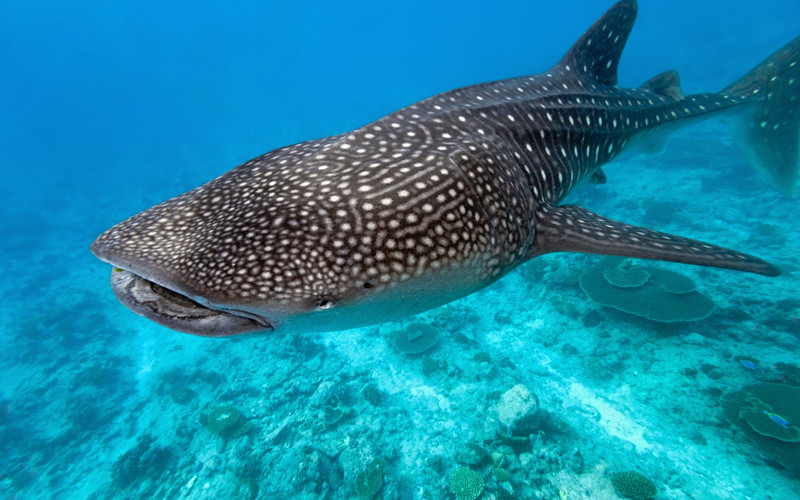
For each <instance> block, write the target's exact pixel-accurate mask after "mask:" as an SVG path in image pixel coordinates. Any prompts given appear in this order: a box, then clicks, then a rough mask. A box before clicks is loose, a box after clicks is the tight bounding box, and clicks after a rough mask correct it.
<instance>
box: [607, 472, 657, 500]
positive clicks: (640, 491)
mask: <svg viewBox="0 0 800 500" xmlns="http://www.w3.org/2000/svg"><path fill="white" fill-rule="evenodd" d="M611 484H613V485H614V490H616V492H617V494H619V495H620V496H622V497H625V498H631V499H633V500H649V499H650V498H655V496H656V493H658V490H656V485H655V484H653V481H651V480H649V479H647V478H646V477H645V476H643V475H642V474H639V473H638V472H636V471H626V472H617V473H616V474H612V475H611Z"/></svg>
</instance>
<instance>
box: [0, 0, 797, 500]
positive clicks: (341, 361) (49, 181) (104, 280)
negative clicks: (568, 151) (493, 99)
mask: <svg viewBox="0 0 800 500" xmlns="http://www.w3.org/2000/svg"><path fill="white" fill-rule="evenodd" d="M608 6H610V2H596V1H588V0H583V1H580V2H502V1H501V2H491V3H479V2H438V3H437V2H416V1H412V2H393V3H389V4H384V3H381V2H361V1H359V2H342V3H335V2H311V3H308V2H301V3H297V4H296V5H295V4H291V5H289V4H288V3H286V2H281V3H280V4H279V3H278V2H255V1H253V2H241V3H239V4H238V5H230V4H223V3H219V4H210V3H207V2H149V1H146V2H139V3H122V2H117V3H107V2H106V3H102V2H100V3H98V2H87V1H83V0H79V1H75V2H2V3H0V47H2V51H0V63H2V66H1V67H2V75H3V76H2V78H0V110H2V111H0V155H1V156H0V158H2V165H3V170H2V172H3V177H4V179H3V180H4V182H3V183H2V184H0V209H1V210H2V217H0V234H2V238H1V239H0V276H2V277H3V279H2V281H0V301H1V302H0V303H2V309H1V310H2V312H1V313H0V318H2V323H1V324H2V333H0V335H2V337H0V338H2V342H3V345H4V349H3V350H2V355H0V380H2V381H3V384H2V386H0V457H2V460H0V497H2V498H354V497H355V495H356V489H355V484H356V482H357V480H358V479H359V477H360V476H359V474H361V473H365V472H368V471H370V470H373V471H374V470H375V469H374V467H373V468H371V467H370V464H371V463H373V461H374V460H375V459H376V458H382V459H384V460H385V461H386V465H385V468H384V470H383V475H382V476H383V486H382V488H381V489H380V490H379V492H378V493H377V495H376V498H387V499H401V498H402V499H405V498H453V497H454V496H453V493H452V492H451V484H450V481H451V479H450V478H451V475H452V474H454V472H455V471H456V469H457V468H458V467H459V466H468V467H471V468H472V470H473V471H474V472H475V473H476V474H478V476H480V478H481V479H482V481H483V482H484V484H485V487H484V490H483V493H482V494H483V498H490V495H494V497H496V498H539V497H541V498H554V497H557V496H561V498H615V495H616V494H615V492H614V487H613V485H612V481H611V479H612V477H614V476H613V475H614V474H615V473H617V472H622V471H630V470H633V471H637V472H639V473H641V474H644V475H645V476H647V477H648V478H649V479H650V480H652V481H653V483H654V484H655V486H656V488H657V490H658V495H659V497H658V498H791V497H792V496H793V495H794V497H797V493H796V492H797V491H799V490H800V480H798V476H797V474H798V471H797V467H796V465H795V466H792V465H788V466H787V465H785V464H782V463H781V459H779V458H776V456H777V455H776V453H777V452H775V451H774V450H773V448H774V447H773V446H771V445H775V446H779V447H782V448H781V449H785V450H788V451H785V452H781V453H788V455H780V456H781V457H785V456H789V457H794V460H795V462H794V463H795V464H796V463H798V462H797V460H798V456H800V451H798V448H800V444H797V443H791V442H788V443H787V442H784V441H781V442H780V444H778V443H777V441H778V440H777V439H774V441H776V442H772V441H770V440H772V439H773V438H769V437H767V438H766V444H765V443H764V439H763V437H764V436H756V437H753V435H752V434H753V431H752V430H748V429H746V428H743V427H742V421H739V422H738V424H739V425H737V422H736V421H735V420H736V416H734V417H730V416H727V417H726V415H725V413H724V411H723V405H721V401H724V400H725V397H726V395H730V394H733V393H736V391H739V390H741V389H742V388H743V387H747V386H748V385H751V384H755V383H760V382H770V383H780V384H788V385H800V358H799V357H798V355H799V354H800V300H798V297H797V290H800V277H799V276H798V272H799V271H798V268H797V264H796V255H797V249H798V248H800V237H798V234H797V233H798V231H797V229H798V225H797V219H796V214H797V200H796V199H790V198H787V197H785V196H781V195H779V194H777V193H775V192H774V191H772V190H770V188H769V187H768V186H767V184H766V183H765V182H764V181H763V180H762V179H761V178H760V177H759V176H758V175H756V174H755V173H754V172H753V171H752V169H751V168H750V167H749V166H748V165H747V164H746V160H745V159H744V157H743V156H742V155H741V154H740V153H738V152H737V150H736V148H735V147H734V144H733V139H732V138H731V137H730V136H729V135H727V132H726V130H725V128H724V127H722V126H721V125H720V124H719V123H717V122H713V121H711V122H707V123H703V124H701V125H697V126H694V127H692V128H691V129H687V130H685V131H681V132H679V133H678V134H677V135H676V136H675V138H674V139H673V140H672V142H671V143H670V145H669V147H668V148H667V150H666V151H665V152H664V153H663V154H661V155H660V156H642V155H640V156H632V157H628V158H627V159H625V160H624V161H623V160H620V161H619V162H616V163H615V164H614V165H610V166H609V167H607V168H606V172H607V173H608V176H609V182H608V184H606V185H604V186H586V187H582V188H579V189H578V190H576V192H575V193H574V194H573V195H572V196H571V201H573V202H577V203H581V204H583V205H585V206H587V207H588V208H590V209H591V210H593V211H596V212H598V213H601V214H604V215H608V216H610V217H614V218H618V219H620V220H625V221H629V222H633V223H638V224H642V225H647V226H649V227H654V228H657V229H660V230H664V231H668V232H673V233H678V234H682V235H686V236H692V237H697V238H701V239H704V240H708V241H713V242H715V243H718V244H722V245H726V246H731V247H735V248H738V249H741V250H744V251H748V252H752V253H756V254H758V255H759V256H761V257H764V258H766V259H769V260H771V261H774V262H776V263H778V264H779V265H781V266H782V267H783V268H784V275H783V276H781V277H779V278H774V279H771V278H763V277H758V276H751V275H744V274H739V273H734V272H729V271H720V270H710V269H698V268H693V267H690V266H676V265H667V264H660V263H658V264H655V265H657V266H659V267H663V268H668V269H671V270H674V271H677V272H680V273H682V274H685V275H687V276H690V277H691V278H693V279H694V280H695V281H696V282H697V283H698V288H699V290H700V291H702V292H703V293H704V294H705V295H707V296H709V297H710V298H712V299H713V300H714V302H715V304H716V309H715V310H714V312H713V313H712V314H711V316H709V317H708V318H707V319H704V320H700V321H695V322H689V323H675V324H671V325H666V326H665V325H662V324H654V323H652V322H648V321H645V320H641V319H638V318H636V317H633V316H629V315H626V314H624V313H621V312H618V311H615V310H613V309H609V308H605V307H602V306H599V305H597V304H595V303H593V302H591V301H590V300H589V298H588V297H587V296H586V295H585V294H584V293H583V292H582V291H581V289H580V288H579V287H578V285H577V279H578V277H579V276H580V274H581V273H582V272H583V270H585V269H586V268H588V267H590V266H593V265H597V264H598V263H599V262H601V261H602V259H600V258H598V257H592V256H584V255H551V256H546V257H543V258H540V259H538V260H536V261H533V262H531V263H528V264H526V265H525V266H523V267H522V268H520V269H519V270H517V271H515V272H513V273H512V274H511V275H509V276H508V277H506V278H505V279H503V280H501V281H500V282H498V283H497V284H495V285H493V286H492V287H490V288H488V289H486V290H484V291H481V292H479V293H477V294H474V295H472V296H470V297H467V298H465V299H463V300H461V301H458V302H455V303H453V304H450V305H447V306H445V307H443V308H440V309H437V310H434V311H430V312H428V313H426V314H424V315H422V316H421V317H420V318H415V319H413V320H409V321H407V322H403V323H399V324H393V323H391V324H383V325H379V326H376V327H370V328H365V329H361V330H352V331H347V332H336V333H329V334H314V335H293V336H280V335H277V334H276V335H273V336H264V337H249V338H245V339H240V340H209V339H202V338H197V337H191V336H187V335H182V334H178V333H175V332H171V331H169V330H166V329H164V328H162V327H159V326H157V325H155V324H153V323H150V322H148V321H147V320H145V319H143V318H140V317H138V316H136V315H134V314H133V313H131V312H130V311H128V310H127V309H125V308H124V307H123V306H121V305H120V304H118V303H117V301H116V300H115V298H114V296H113V294H112V293H111V290H110V289H109V286H108V275H109V271H110V270H109V266H107V265H105V264H103V263H101V262H100V261H98V260H96V259H95V258H94V257H93V256H92V255H91V254H90V253H89V250H88V248H89V244H90V243H91V241H92V240H93V238H95V237H96V236H97V235H98V234H100V232H102V231H103V230H105V229H106V228H108V227H110V226H111V225H113V224H114V223H116V222H118V221H120V220H122V219H123V218H125V217H127V216H130V215H132V214H134V213H136V212H138V211H141V210H143V209H146V208H148V207H150V206H152V205H154V204H156V203H158V202H160V201H163V200H164V199H167V198H169V197H171V196H174V195H177V194H179V193H182V192H184V191H186V190H188V189H190V188H193V187H195V186H197V185H199V184H201V183H203V182H205V181H206V180H209V179H211V178H213V177H215V176H217V175H220V174H221V173H223V172H225V171H226V170H228V169H229V168H231V167H233V166H235V165H237V164H239V163H241V162H243V161H245V160H247V159H249V158H251V157H254V156H256V155H258V154H261V153H263V152H265V151H268V150H270V149H273V148H276V147H279V146H283V145H286V144H290V143H295V142H300V141H304V140H309V139H313V138H317V137H321V136H326V135H331V134H335V133H339V132H343V131H346V130H350V129H353V128H355V127H358V126H360V125H363V124H365V123H367V122H369V121H372V120H374V119H377V118H379V117H381V116H383V115H385V114H387V113H389V112H391V111H394V110H396V109H398V108H400V107H402V106H405V105H408V104H410V103H412V102H415V101H417V100H420V99H423V98H425V97H428V96H430V95H433V94H435V93H438V92H441V91H445V90H449V89H452V88H455V87H459V86H463V85H469V84H473V83H478V82H482V81H487V80H495V79H501V78H507V77H511V76H517V75H522V74H529V73H537V72H540V71H544V70H546V69H547V68H548V67H549V66H550V65H551V64H552V63H554V62H555V61H556V60H558V59H559V58H560V57H561V55H562V54H563V53H564V52H565V51H566V50H567V49H568V48H569V46H570V45H571V43H572V42H573V41H574V40H576V39H577V38H578V36H580V34H581V33H582V32H583V30H585V29H586V28H587V27H588V26H589V25H590V24H591V23H592V22H594V20H595V19H596V18H597V17H599V16H600V15H601V14H602V13H603V11H604V10H605V9H606V8H607V7H608ZM799 34H800V4H798V2H797V1H796V0H766V1H762V2H749V1H742V0H735V1H726V2H697V1H687V0H676V1H672V2H651V1H647V0H643V1H642V2H641V5H640V13H639V20H638V21H637V24H636V26H635V27H634V31H633V34H632V35H631V37H630V40H629V42H628V47H627V49H626V51H625V53H624V55H623V59H622V63H621V65H620V85H623V86H637V85H639V84H640V83H641V82H643V81H644V80H646V79H648V78H650V77H651V76H653V75H655V74H656V73H659V72H661V71H663V70H666V69H673V68H674V69H677V70H679V71H680V73H681V77H682V80H683V85H684V89H685V90H686V91H687V93H688V92H701V91H709V90H717V89H719V88H722V87H724V86H725V85H727V84H728V83H730V82H731V81H733V80H735V79H736V78H738V77H739V76H740V75H742V74H743V73H745V72H746V71H747V70H749V69H750V68H751V67H753V66H754V65H756V64H757V63H758V62H759V61H761V60H762V59H763V58H765V57H766V56H768V55H769V54H770V53H771V52H773V51H774V50H776V49H777V48H779V47H780V46H782V45H783V44H784V43H786V42H787V41H789V40H790V39H792V38H794V37H795V36H797V35H799ZM411 321H417V322H424V323H429V324H432V325H434V326H435V327H436V328H437V329H438V331H439V335H440V338H439V341H438V343H437V345H436V346H435V347H433V348H432V349H431V350H429V351H427V352H426V353H425V354H424V355H421V356H409V355H406V354H403V353H399V352H397V351H396V350H395V349H394V348H393V347H392V345H391V343H390V342H389V340H388V339H389V338H390V337H391V335H392V334H393V332H396V331H398V330H400V329H402V328H404V325H407V324H409V322H411ZM517 385H522V386H524V387H525V388H526V391H529V392H531V393H535V394H536V395H537V396H538V401H539V410H538V411H531V414H532V415H533V417H535V418H534V420H535V421H534V422H533V423H529V425H531V426H533V427H532V429H533V430H532V431H531V432H530V433H528V434H526V435H524V436H520V435H517V434H519V433H520V432H523V431H519V432H514V431H513V429H512V432H509V429H508V427H506V428H503V424H502V423H501V422H500V420H501V416H500V415H502V414H503V412H504V411H508V407H509V405H512V403H513V402H514V401H516V402H517V403H519V404H522V401H521V399H520V396H519V394H520V390H519V389H517V390H513V389H512V388H513V387H515V386H517ZM365 388H367V389H366V393H365ZM515 398H516V399H515ZM522 399H524V398H522ZM509 401H511V403H510V402H509ZM790 402H791V401H790ZM793 403H794V405H795V409H796V408H797V407H798V406H800V402H798V401H794V402H793ZM233 408H235V410H234V409H233ZM784 411H789V410H784ZM771 413H776V412H775V410H774V409H773V412H771ZM797 413H798V415H800V410H797ZM222 414H234V415H236V414H238V415H239V416H238V420H237V422H236V423H235V424H232V426H231V427H229V428H227V429H226V430H224V431H221V432H215V430H214V429H215V427H214V425H213V422H214V421H215V419H219V418H222V417H220V415H222ZM786 415H788V413H786V414H783V415H781V418H785V417H786ZM798 418H800V417H798ZM789 422H790V423H791V420H789ZM794 425H798V426H800V422H794ZM514 429H520V427H519V426H515V427H514ZM509 434H511V436H509ZM476 447H480V449H481V450H484V451H485V452H486V454H487V455H486V456H483V455H482V453H483V452H480V453H477V452H476V451H475V450H476V449H477V448H476ZM470 450H471V452H470ZM470 453H473V454H476V453H477V455H478V459H477V463H471V462H472V461H474V460H472V461H471V460H470V458H469V457H468V455H469V454H470ZM793 467H794V470H791V469H792V468H793ZM497 468H501V469H503V470H504V471H506V472H507V473H508V480H507V481H503V480H501V479H500V478H501V477H504V476H503V474H502V472H496V469H497ZM787 469H789V470H787ZM361 477H362V478H363V476H361ZM504 495H505V496H504Z"/></svg>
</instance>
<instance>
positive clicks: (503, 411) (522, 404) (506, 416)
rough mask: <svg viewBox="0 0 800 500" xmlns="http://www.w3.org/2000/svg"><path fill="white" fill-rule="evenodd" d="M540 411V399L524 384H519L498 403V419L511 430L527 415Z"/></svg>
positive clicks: (503, 395) (502, 396) (505, 393)
mask: <svg viewBox="0 0 800 500" xmlns="http://www.w3.org/2000/svg"><path fill="white" fill-rule="evenodd" d="M538 409H539V399H538V398H537V397H536V395H535V394H533V393H532V392H531V391H529V390H528V388H527V387H525V386H524V385H522V384H517V385H515V386H514V387H512V388H511V389H509V390H507V391H506V392H504V393H503V394H502V395H501V396H500V401H499V402H498V403H497V417H498V419H499V420H500V423H501V424H503V425H504V426H506V427H507V428H509V429H512V428H513V427H514V425H515V424H516V423H517V422H518V421H519V420H520V419H522V418H523V417H524V416H525V415H528V414H533V413H535V412H536V410H538Z"/></svg>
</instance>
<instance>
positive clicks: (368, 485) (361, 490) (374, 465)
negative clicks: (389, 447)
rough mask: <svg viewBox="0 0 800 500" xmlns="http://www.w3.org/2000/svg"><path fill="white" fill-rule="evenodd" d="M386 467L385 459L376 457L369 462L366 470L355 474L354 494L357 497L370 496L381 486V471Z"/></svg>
mask: <svg viewBox="0 0 800 500" xmlns="http://www.w3.org/2000/svg"><path fill="white" fill-rule="evenodd" d="M385 469H386V460H384V459H383V458H381V457H377V458H375V459H373V460H372V462H370V463H369V465H368V466H367V468H366V470H364V471H361V472H360V473H359V474H358V476H356V483H355V487H356V495H358V497H359V498H372V497H374V496H375V494H376V493H378V491H379V490H380V489H381V486H383V471H384V470H385Z"/></svg>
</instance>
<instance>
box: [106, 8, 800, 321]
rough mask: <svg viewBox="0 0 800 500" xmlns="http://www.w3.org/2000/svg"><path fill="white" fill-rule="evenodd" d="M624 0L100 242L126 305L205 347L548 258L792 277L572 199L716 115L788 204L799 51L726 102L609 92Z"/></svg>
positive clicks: (667, 78) (424, 298) (776, 57)
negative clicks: (524, 67) (508, 69)
mask: <svg viewBox="0 0 800 500" xmlns="http://www.w3.org/2000/svg"><path fill="white" fill-rule="evenodd" d="M636 9H637V6H636V2H635V1H633V0H622V1H620V2H618V3H617V4H615V5H614V6H613V7H612V8H611V9H610V10H609V11H608V12H607V13H606V14H605V15H604V16H603V17H602V18H600V20H598V21H597V22H596V23H595V24H594V25H593V26H592V27H591V28H589V30H588V31H587V32H586V33H585V34H584V35H583V36H582V37H581V38H580V39H579V40H578V41H577V42H576V43H575V45H574V46H573V47H572V48H571V49H570V50H569V52H567V54H566V55H565V56H564V57H563V58H562V60H561V61H560V62H559V63H558V64H556V65H555V66H554V67H553V68H551V69H550V70H549V71H547V72H546V73H542V74H538V75H533V76H525V77H519V78H512V79H508V80H502V81H497V82H490V83H484V84H479V85H474V86H470V87H464V88H460V89H456V90H452V91H449V92H445V93H443V94H439V95H437V96H434V97H431V98H429V99H426V100H423V101H420V102H418V103H416V104H413V105H411V106H408V107H406V108H403V109H401V110H399V111H397V112H395V113H392V114H390V115H388V116H386V117H384V118H381V119H380V120H378V121H376V122H374V123H371V124H368V125H365V126H364V127H361V128H359V129H356V130H354V131H352V132H349V133H345V134H341V135H337V136H333V137H327V138H323V139H318V140H313V141H309V142H305V143H301V144H296V145H293V146H287V147H284V148H280V149H277V150H275V151H272V152H269V153H267V154H265V155H262V156H259V157H257V158H255V159H253V160H250V161H248V162H247V163H244V164H243V165H240V166H239V167H236V168H235V169H233V170H231V171H229V172H228V173H226V174H224V175H222V176H220V177H218V178H217V179H214V180H212V181H210V182H208V183H207V184H204V185H202V186H200V187H198V188H196V189H194V190H192V191H189V192H187V193H184V194H182V195H180V196H177V197H175V198H173V199H171V200H168V201H165V202H163V203H161V204H159V205H156V206H154V207H152V208H150V209H148V210H145V211H144V212H141V213H139V214H137V215H134V216H133V217H131V218H129V219H127V220H125V221H123V222H120V223H119V224H117V225H115V226H114V227H112V228H111V229H109V230H107V231H106V232H104V233H103V234H102V235H100V236H99V237H98V238H97V239H96V240H95V241H94V243H93V244H92V252H94V254H95V255H97V257H99V258H100V259H101V260H104V261H106V262H108V263H110V264H111V265H112V266H114V269H113V271H112V278H111V283H112V289H113V290H114V292H115V294H116V295H117V297H118V298H119V300H120V301H121V302H122V303H123V304H125V305H126V306H128V307H129V308H130V309H132V310H133V311H135V312H137V313H138V314H141V315H143V316H145V317H147V318H149V319H152V320H153V321H156V322H157V323H160V324H162V325H165V326H167V327H169V328H172V329H175V330H178V331H183V332H188V333H193V334H198V335H205V336H228V335H234V334H239V333H249V332H256V331H274V330H286V329H295V330H336V329H344V328H351V327H357V326H363V325H367V324H371V323H377V322H382V321H388V320H393V319H398V318H401V317H404V316H407V315H410V314H413V313H417V312H421V311H424V310H427V309H430V308H432V307H435V306H438V305H441V304H444V303H446V302H449V301H451V300H455V299H457V298H459V297H462V296H465V295H467V294H469V293H472V292H474V291H476V290H478V289H481V288H483V287H485V286H487V285H488V284H490V283H492V282H493V281H495V280H497V279H499V278H500V277H502V276H503V275H504V274H506V273H508V272H509V271H510V270H512V269H514V268H515V267H516V266H518V265H520V264H522V263H523V262H525V261H527V260H529V259H531V258H533V257H536V256H539V255H543V254H546V253H551V252H586V253H594V254H606V255H620V256H628V257H639V258H647V259H655V260H664V261H672V262H682V263H688V264H696V265H703V266H712V267H720V268H727V269H734V270H738V271H745V272H751V273H756V274H762V275H766V276H777V275H778V274H779V273H780V271H779V269H778V268H777V267H776V266H774V265H773V264H771V263H769V262H766V261H764V260H761V259H759V258H757V257H753V256H751V255H747V254H744V253H740V252H737V251H734V250H730V249H726V248H722V247H719V246H715V245H711V244H708V243H704V242H700V241H696V240H691V239H687V238H682V237H679V236H674V235H670V234H666V233H661V232H658V231H654V230H650V229H645V228H640V227H635V226H631V225H627V224H623V223H621V222H617V221H614V220H611V219H607V218H604V217H601V216H599V215H597V214H594V213H592V212H590V211H589V210H586V209H584V208H582V207H579V206H574V205H560V202H561V201H562V200H563V199H564V197H565V196H566V195H567V194H568V193H569V192H570V191H571V190H572V189H573V188H574V187H575V186H577V185H578V184H580V183H581V182H584V181H592V182H603V181H604V180H605V175H604V173H603V171H602V170H600V167H601V166H602V165H604V164H605V163H607V162H609V161H610V160H612V159H613V158H615V157H616V156H617V155H619V154H620V153H621V152H622V151H624V150H625V149H626V148H629V147H631V146H633V145H636V144H642V143H644V142H646V141H648V140H651V139H652V138H653V137H654V136H655V135H657V134H664V133H667V132H669V131H671V130H674V129H675V128H677V127H679V126H681V125H684V124H686V123H690V122H694V121H696V120H698V119H702V118H706V117H711V116H715V115H723V116H725V117H728V120H729V121H730V123H731V126H732V129H733V131H734V134H735V135H736V138H737V141H738V143H739V144H741V146H742V147H743V149H744V150H745V152H746V153H747V155H748V157H749V158H750V159H751V161H752V163H753V164H754V165H755V166H756V167H757V168H758V169H759V170H760V171H761V172H762V173H764V174H765V175H766V177H767V178H768V180H769V181H770V182H771V184H772V185H773V186H774V187H775V188H776V189H778V190H779V191H781V192H783V193H786V194H792V193H793V192H794V190H795V187H796V184H797V180H798V147H800V133H799V130H800V100H798V94H799V93H798V88H800V87H798V86H799V85H800V83H798V82H800V63H798V61H800V38H797V39H795V40H793V41H791V42H789V43H788V44H787V45H785V46H784V47H783V48H781V49H780V50H778V51H777V52H775V53H774V54H773V55H772V56H770V57H769V58H767V59H766V60H765V61H764V62H762V63H761V64H760V65H758V66H757V67H756V68H754V69H753V70H752V71H750V72H749V73H747V74H746V75H745V76H743V77H742V78H741V79H739V80H737V81H736V82H734V83H733V84H731V85H730V86H728V87H726V88H725V89H722V90H721V91H719V92H714V93H707V94H695V95H688V96H687V95H684V93H683V91H682V90H681V88H680V82H679V78H678V75H677V73H675V72H674V71H667V72H665V73H662V74H660V75H658V76H656V77H654V78H652V79H650V80H649V81H647V82H645V83H644V84H643V85H642V86H641V87H639V88H637V89H626V88H619V87H616V82H617V65H618V62H619V58H620V56H621V54H622V50H623V48H624V46H625V42H626V41H627V38H628V35H629V33H630V30H631V28H632V26H633V23H634V19H635V17H636Z"/></svg>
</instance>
